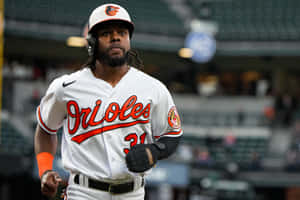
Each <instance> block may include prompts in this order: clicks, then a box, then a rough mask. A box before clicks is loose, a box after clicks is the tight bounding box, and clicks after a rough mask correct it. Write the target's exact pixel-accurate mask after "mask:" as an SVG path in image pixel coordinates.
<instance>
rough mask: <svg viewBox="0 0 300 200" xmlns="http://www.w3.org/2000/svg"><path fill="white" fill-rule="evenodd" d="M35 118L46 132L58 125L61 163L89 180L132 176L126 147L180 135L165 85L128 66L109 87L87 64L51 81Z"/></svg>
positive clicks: (175, 114) (176, 114) (52, 131)
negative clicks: (126, 157) (61, 133)
mask: <svg viewBox="0 0 300 200" xmlns="http://www.w3.org/2000/svg"><path fill="white" fill-rule="evenodd" d="M37 119H38V123H39V125H40V126H41V127H42V128H43V129H44V130H45V131H46V132H48V133H49V134H56V132H57V130H58V129H59V128H60V127H61V126H62V125H63V137H62V152H61V154H62V162H63V165H64V167H65V168H66V169H67V170H70V171H72V172H79V173H82V174H84V175H86V176H89V177H91V178H94V179H103V178H104V179H106V178H108V179H122V178H126V177H128V176H137V174H134V173H132V172H129V171H128V169H127V167H126V162H125V156H126V153H128V151H129V149H130V147H132V146H134V145H135V144H138V143H152V142H153V140H155V139H158V138H160V137H162V136H163V137H166V136H168V137H178V136H180V135H181V134H182V130H181V126H180V119H179V115H178V113H177V111H176V108H175V105H174V102H173V99H172V97H171V95H170V93H169V92H168V90H167V88H166V87H165V86H164V85H163V84H162V83H161V82H160V81H158V80H156V79H154V78H152V77H150V76H149V75H147V74H145V73H143V72H141V71H139V70H138V69H135V68H133V67H130V69H129V71H128V72H127V73H126V74H125V75H124V76H123V77H122V79H121V80H120V81H119V83H118V84H117V85H116V86H115V87H112V86H111V85H110V84H109V83H108V82H106V81H104V80H102V79H98V78H96V77H95V76H94V75H93V73H92V71H91V70H90V69H89V68H84V69H82V70H80V71H77V72H75V73H72V74H70V75H64V76H61V77H59V78H57V79H55V80H54V81H53V82H52V83H51V84H50V86H49V88H48V90H47V92H46V94H45V96H44V97H43V98H42V100H41V104H40V106H39V107H38V109H37Z"/></svg>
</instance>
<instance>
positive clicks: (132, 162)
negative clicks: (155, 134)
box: [126, 144, 158, 172]
mask: <svg viewBox="0 0 300 200" xmlns="http://www.w3.org/2000/svg"><path fill="white" fill-rule="evenodd" d="M157 157H158V150H157V148H156V147H155V146H154V145H153V144H137V145H135V146H134V147H132V148H131V149H130V151H129V152H128V154H127V155H126V164H127V167H128V169H129V170H130V171H132V172H144V171H146V170H148V169H150V168H151V167H153V166H154V165H155V163H156V162H157Z"/></svg>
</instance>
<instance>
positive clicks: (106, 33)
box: [100, 31, 109, 36]
mask: <svg viewBox="0 0 300 200" xmlns="http://www.w3.org/2000/svg"><path fill="white" fill-rule="evenodd" d="M100 35H101V36H108V35H109V32H108V31H105V32H102V33H101V34H100Z"/></svg>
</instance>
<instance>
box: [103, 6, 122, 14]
mask: <svg viewBox="0 0 300 200" xmlns="http://www.w3.org/2000/svg"><path fill="white" fill-rule="evenodd" d="M119 9H120V8H119V7H116V6H107V7H106V9H105V13H106V14H107V15H109V16H115V15H116V14H117V12H119Z"/></svg>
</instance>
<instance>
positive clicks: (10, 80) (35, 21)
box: [0, 0, 300, 200]
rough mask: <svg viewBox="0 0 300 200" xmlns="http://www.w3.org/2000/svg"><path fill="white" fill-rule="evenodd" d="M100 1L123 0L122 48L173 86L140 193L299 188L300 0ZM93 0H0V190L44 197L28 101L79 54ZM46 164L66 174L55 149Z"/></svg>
mask: <svg viewBox="0 0 300 200" xmlns="http://www.w3.org/2000/svg"><path fill="white" fill-rule="evenodd" d="M110 2H113V3H118V4H120V5H122V6H124V7H126V8H127V9H128V10H129V13H130V14H131V16H132V18H133V21H134V23H135V27H136V29H135V33H134V36H133V38H132V47H133V48H134V49H136V50H138V51H139V52H140V55H141V57H142V59H143V61H144V65H145V68H144V71H145V72H147V73H148V74H151V75H152V76H154V77H157V78H158V79H160V80H161V81H162V82H163V83H165V84H166V85H167V86H168V88H169V90H170V91H171V92H172V94H173V95H174V99H175V102H176V104H177V106H178V110H179V112H180V113H181V119H182V123H183V128H184V132H185V134H184V136H183V140H182V142H181V144H180V146H179V148H178V151H177V152H176V153H175V155H174V156H172V157H171V158H170V159H168V160H167V161H164V162H160V164H158V166H157V167H156V168H155V169H154V171H153V173H152V174H151V176H150V177H149V178H148V184H147V187H146V192H147V193H146V199H148V200H152V199H161V200H173V199H174V200H222V199H224V200H225V199H226V200H238V199H239V200H271V199H272V200H296V199H300V175H299V172H300V107H299V97H300V96H299V94H300V93H299V92H300V87H299V86H300V78H299V75H300V66H299V65H300V57H299V56H300V12H299V8H300V1H298V0H252V1H245V0H152V1H140V0H127V1H125V0H123V1H121V0H120V1H114V0H112V1H110ZM102 3H107V1H102V0H86V1H80V0H72V1H71V0H64V1H59V0H51V1H50V0H49V1H44V0H6V1H4V0H1V1H0V5H2V6H0V11H1V13H0V28H1V30H0V36H1V39H0V43H1V47H0V54H1V56H0V61H1V62H0V63H2V61H3V66H1V68H0V69H1V70H0V72H1V76H0V77H1V80H2V103H1V105H2V109H1V137H0V138H1V144H0V163H1V164H0V169H1V170H0V199H1V200H10V199H13V200H15V199H31V200H34V199H42V198H43V197H42V196H41V194H40V192H39V190H40V188H39V187H40V186H39V184H40V183H39V180H38V178H37V169H36V163H35V162H36V161H35V156H34V150H33V135H34V129H35V126H36V119H35V109H36V106H37V105H38V104H39V101H40V98H41V96H42V95H43V94H44V92H45V90H46V88H47V86H48V84H49V83H50V81H51V80H53V78H55V77H57V76H59V75H61V74H63V73H70V72H72V71H74V70H76V69H79V68H80V67H81V66H82V64H83V63H84V62H85V61H86V58H87V53H86V50H85V48H84V47H83V43H82V37H83V35H84V27H85V26H86V23H87V20H88V16H89V13H90V12H91V11H92V10H93V9H94V8H95V7H97V6H98V5H100V4H102ZM3 13H4V14H3ZM1 16H2V17H1ZM191 34H194V36H195V37H193V38H189V36H191ZM70 37H72V38H70ZM2 40H3V41H2ZM191 40H192V42H191ZM188 41H189V42H190V43H189V42H188ZM189 44H192V45H189ZM76 46H77V47H76ZM2 49H3V54H2ZM1 65H2V64H1ZM59 135H60V134H59ZM55 169H57V170H59V171H60V173H61V174H62V175H63V176H64V177H67V174H66V173H65V172H64V171H63V170H62V168H61V162H60V151H59V150H58V153H57V159H56V161H55Z"/></svg>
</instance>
